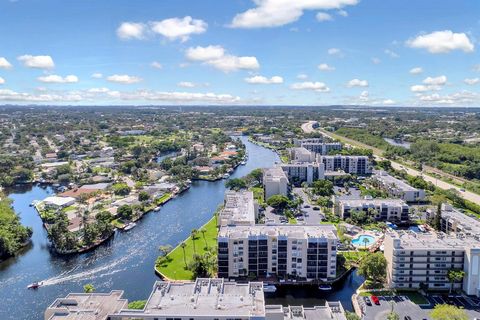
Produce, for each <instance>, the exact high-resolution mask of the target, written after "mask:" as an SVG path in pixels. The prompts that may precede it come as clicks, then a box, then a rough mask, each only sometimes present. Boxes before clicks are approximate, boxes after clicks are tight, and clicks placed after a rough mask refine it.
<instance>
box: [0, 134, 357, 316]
mask: <svg viewBox="0 0 480 320" xmlns="http://www.w3.org/2000/svg"><path fill="white" fill-rule="evenodd" d="M241 139H242V140H243V142H244V143H245V144H246V147H247V151H248V154H249V159H248V161H247V164H246V165H245V166H239V167H238V168H237V170H236V171H235V172H234V173H233V174H232V177H242V176H244V175H246V174H247V173H249V172H250V171H252V170H253V169H255V168H263V167H269V166H272V165H273V164H274V163H275V162H278V161H279V158H278V156H277V154H275V153H274V152H272V151H271V150H268V149H265V148H263V147H260V146H257V145H254V144H252V143H250V142H248V140H247V138H246V137H242V138H241ZM224 192H225V187H224V180H221V181H216V182H207V181H194V182H193V184H192V187H191V188H190V190H188V191H187V192H184V193H183V194H181V195H180V196H178V197H177V198H175V199H173V200H171V201H170V202H168V203H167V204H165V205H164V206H163V207H162V208H161V210H160V211H159V212H151V213H149V214H147V215H146V216H145V217H144V218H143V219H142V220H141V221H139V223H138V225H137V226H136V227H135V228H134V229H132V230H130V231H129V232H117V233H116V234H115V236H114V237H113V238H112V239H111V240H110V241H109V242H108V243H105V244H103V245H102V246H100V247H98V248H97V249H95V250H93V251H91V252H88V253H84V254H78V255H73V256H68V257H65V256H60V255H57V254H55V253H53V252H51V250H50V246H49V243H48V240H47V235H46V231H45V230H44V229H43V227H42V223H41V220H40V218H39V217H38V214H37V213H36V211H35V209H34V208H32V207H30V206H29V204H30V203H31V202H32V201H33V200H41V199H43V198H45V197H47V196H48V195H51V194H53V190H52V189H51V188H49V187H41V186H25V187H22V188H15V189H14V190H12V191H11V192H10V194H9V196H10V198H11V199H12V200H13V206H14V209H15V211H16V212H17V213H19V215H20V217H21V220H22V223H23V224H24V225H27V226H30V227H32V228H33V237H32V245H31V246H29V247H28V248H26V249H25V250H24V252H23V253H21V254H20V255H18V256H17V257H15V258H13V259H9V260H7V261H5V262H3V263H1V264H0V319H2V320H3V319H17V320H18V319H26V320H27V319H28V320H35V319H43V312H44V311H45V308H46V307H47V306H48V305H49V304H50V303H52V302H53V301H54V300H55V298H57V297H63V296H65V295H67V294H68V293H69V292H82V291H83V285H85V284H87V283H92V284H93V285H94V287H95V288H96V291H97V292H109V291H110V290H113V289H118V290H124V291H125V295H124V296H125V297H126V298H128V299H129V300H131V301H132V300H140V299H147V298H148V296H149V294H150V291H151V289H152V287H153V284H154V282H155V281H156V280H158V278H157V277H156V276H155V274H154V272H153V266H154V262H155V259H156V258H157V256H158V254H159V251H158V247H159V246H160V245H166V244H170V245H172V246H175V245H177V244H178V243H179V242H180V241H182V240H183V239H185V238H186V237H187V236H188V235H189V233H190V231H191V230H192V229H193V228H199V227H200V226H202V225H203V224H204V223H206V222H207V221H208V220H209V219H210V218H211V217H212V214H213V212H214V211H215V209H216V208H217V207H218V205H220V204H221V203H222V201H223V196H224ZM34 281H43V282H44V284H45V286H43V287H41V288H40V289H39V290H36V291H33V290H27V289H26V287H27V285H28V284H30V283H32V282H34ZM360 281H361V280H360V279H359V278H358V277H356V276H355V274H352V275H350V276H349V277H348V278H347V279H346V281H345V282H344V283H342V284H341V288H339V289H338V290H337V289H336V290H335V291H332V292H331V293H329V294H323V295H318V294H317V293H318V292H317V293H313V292H310V291H309V290H306V289H303V288H296V289H288V290H285V291H283V292H284V293H281V292H280V291H279V292H278V293H276V294H275V297H272V298H271V299H273V300H271V302H272V303H284V304H299V303H304V304H306V305H314V304H317V305H318V304H321V303H323V300H322V299H324V298H326V299H328V300H332V299H335V300H340V301H342V303H343V304H344V305H345V307H346V308H347V309H351V303H350V296H351V294H352V293H353V291H354V290H355V289H356V288H357V287H358V285H359V283H360ZM292 290H293V291H292ZM292 299H295V300H294V301H293V300H292ZM297 299H298V300H297ZM267 301H270V300H269V299H267Z"/></svg>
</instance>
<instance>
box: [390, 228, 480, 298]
mask: <svg viewBox="0 0 480 320" xmlns="http://www.w3.org/2000/svg"><path fill="white" fill-rule="evenodd" d="M478 239H479V238H478V236H475V237H470V236H465V235H461V234H457V235H446V234H444V233H418V234H417V233H413V232H411V231H402V232H399V233H396V232H392V233H389V234H387V235H386V236H385V240H384V248H385V249H384V250H385V251H384V253H385V257H386V259H387V263H388V267H387V280H388V283H389V285H390V286H391V287H392V288H400V289H402V288H428V289H433V290H448V289H449V288H450V281H449V279H448V271H449V270H452V269H457V270H463V271H464V272H465V276H464V278H463V281H458V282H455V283H454V284H453V288H454V289H460V288H461V289H463V290H464V291H465V293H466V294H468V295H477V296H479V295H480V281H479V280H480V279H479V276H480V241H479V240H478Z"/></svg>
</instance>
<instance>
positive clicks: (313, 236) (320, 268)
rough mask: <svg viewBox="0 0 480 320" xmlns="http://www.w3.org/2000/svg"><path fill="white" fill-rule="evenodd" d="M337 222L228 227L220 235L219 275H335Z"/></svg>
mask: <svg viewBox="0 0 480 320" xmlns="http://www.w3.org/2000/svg"><path fill="white" fill-rule="evenodd" d="M337 242H338V239H337V233H336V228H335V226H333V225H319V226H305V225H302V226H300V225H256V226H240V225H239V226H227V227H222V228H220V231H219V234H218V275H219V277H224V278H239V277H246V276H254V277H257V278H268V277H271V276H276V277H278V278H281V279H282V278H283V279H285V278H289V277H294V278H300V279H304V280H306V281H311V280H329V279H332V278H335V274H336V263H337V262H336V257H337Z"/></svg>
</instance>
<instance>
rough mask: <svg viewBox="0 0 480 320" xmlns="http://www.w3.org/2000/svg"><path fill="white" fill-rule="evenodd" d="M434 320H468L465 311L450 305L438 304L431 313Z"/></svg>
mask: <svg viewBox="0 0 480 320" xmlns="http://www.w3.org/2000/svg"><path fill="white" fill-rule="evenodd" d="M430 317H432V319H433V320H468V315H467V313H466V312H465V310H462V309H460V308H458V307H456V306H454V305H450V304H437V305H436V306H435V308H433V311H432V312H430Z"/></svg>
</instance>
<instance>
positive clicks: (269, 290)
mask: <svg viewBox="0 0 480 320" xmlns="http://www.w3.org/2000/svg"><path fill="white" fill-rule="evenodd" d="M275 291H277V287H275V285H273V284H263V292H266V293H273V292H275Z"/></svg>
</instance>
